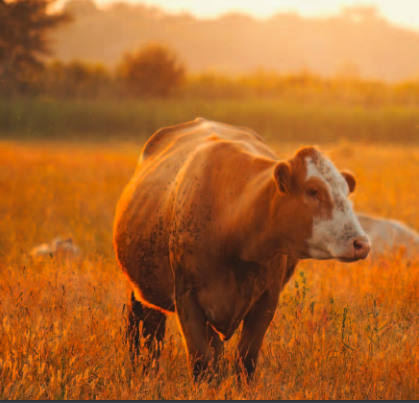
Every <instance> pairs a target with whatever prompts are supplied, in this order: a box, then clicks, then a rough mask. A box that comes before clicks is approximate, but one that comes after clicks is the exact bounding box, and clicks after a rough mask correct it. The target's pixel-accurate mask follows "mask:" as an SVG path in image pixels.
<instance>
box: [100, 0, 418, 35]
mask: <svg viewBox="0 0 419 403" xmlns="http://www.w3.org/2000/svg"><path fill="white" fill-rule="evenodd" d="M124 1H128V2H130V3H143V4H147V5H150V6H153V5H154V6H158V7H161V8H162V9H164V10H166V11H169V12H173V13H180V12H189V13H191V14H193V15H195V16H197V17H201V18H211V17H217V16H219V15H221V14H225V13H228V12H241V13H247V14H251V15H253V16H254V17H258V18H267V17H269V16H271V15H273V14H275V13H278V12H297V13H299V14H301V15H304V16H307V17H313V16H325V15H332V14H337V13H339V11H340V10H341V8H343V7H350V6H360V5H372V6H375V7H376V8H377V9H378V10H379V13H380V15H381V16H383V17H384V18H386V19H387V20H389V21H391V22H393V23H395V24H397V25H403V26H405V27H409V28H415V29H417V30H419V19H418V15H419V1H418V0H400V1H397V0H316V1H313V0H257V1H255V0H211V1H207V0H143V1H142V0H124ZM96 2H97V4H99V5H105V4H109V3H111V2H113V0H96Z"/></svg>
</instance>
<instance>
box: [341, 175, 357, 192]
mask: <svg viewBox="0 0 419 403" xmlns="http://www.w3.org/2000/svg"><path fill="white" fill-rule="evenodd" d="M341 175H342V176H343V177H344V178H345V180H346V183H347V184H348V187H349V193H352V192H353V191H354V190H355V188H356V179H355V176H353V174H352V173H350V172H348V171H341Z"/></svg>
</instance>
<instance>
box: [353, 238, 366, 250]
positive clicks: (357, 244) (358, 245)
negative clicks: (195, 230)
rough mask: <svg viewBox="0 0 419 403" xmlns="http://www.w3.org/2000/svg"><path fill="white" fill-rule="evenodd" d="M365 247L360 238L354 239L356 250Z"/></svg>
mask: <svg viewBox="0 0 419 403" xmlns="http://www.w3.org/2000/svg"><path fill="white" fill-rule="evenodd" d="M363 247H364V244H363V243H362V242H360V241H358V240H355V241H354V248H355V250H361V249H362V248H363Z"/></svg>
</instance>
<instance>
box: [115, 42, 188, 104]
mask: <svg viewBox="0 0 419 403" xmlns="http://www.w3.org/2000/svg"><path fill="white" fill-rule="evenodd" d="M118 70H119V75H120V77H121V78H122V80H124V81H125V83H126V85H127V89H128V91H129V92H131V93H132V94H133V95H139V96H162V97H165V96H168V95H170V94H171V93H172V92H173V91H175V90H176V89H178V88H179V87H180V85H181V84H182V82H183V80H184V77H185V68H184V67H183V65H182V64H181V63H179V61H178V60H177V56H176V55H175V53H174V52H172V51H171V50H169V49H168V48H166V47H164V46H162V45H157V44H151V45H148V46H146V47H145V48H144V49H140V50H139V51H138V52H136V53H126V54H125V55H124V56H123V58H122V61H121V63H120V65H119V68H118Z"/></svg>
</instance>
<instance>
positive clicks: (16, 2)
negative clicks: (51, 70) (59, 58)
mask: <svg viewBox="0 0 419 403" xmlns="http://www.w3.org/2000/svg"><path fill="white" fill-rule="evenodd" d="M53 1H54V0H13V1H8V2H6V1H4V0H0V80H1V82H0V83H1V84H3V86H4V85H6V86H8V87H16V86H18V87H19V85H21V84H22V83H23V82H25V81H26V80H28V79H30V76H31V75H32V74H33V73H34V72H36V71H37V70H39V69H40V68H42V66H43V63H42V56H45V55H48V54H50V53H51V49H50V42H49V40H48V33H49V31H51V30H54V29H56V28H57V27H58V26H60V25H61V24H63V23H65V22H69V21H70V20H71V16H70V15H69V14H67V13H62V12H57V13H50V12H48V11H49V6H50V5H51V3H52V2H53Z"/></svg>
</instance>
